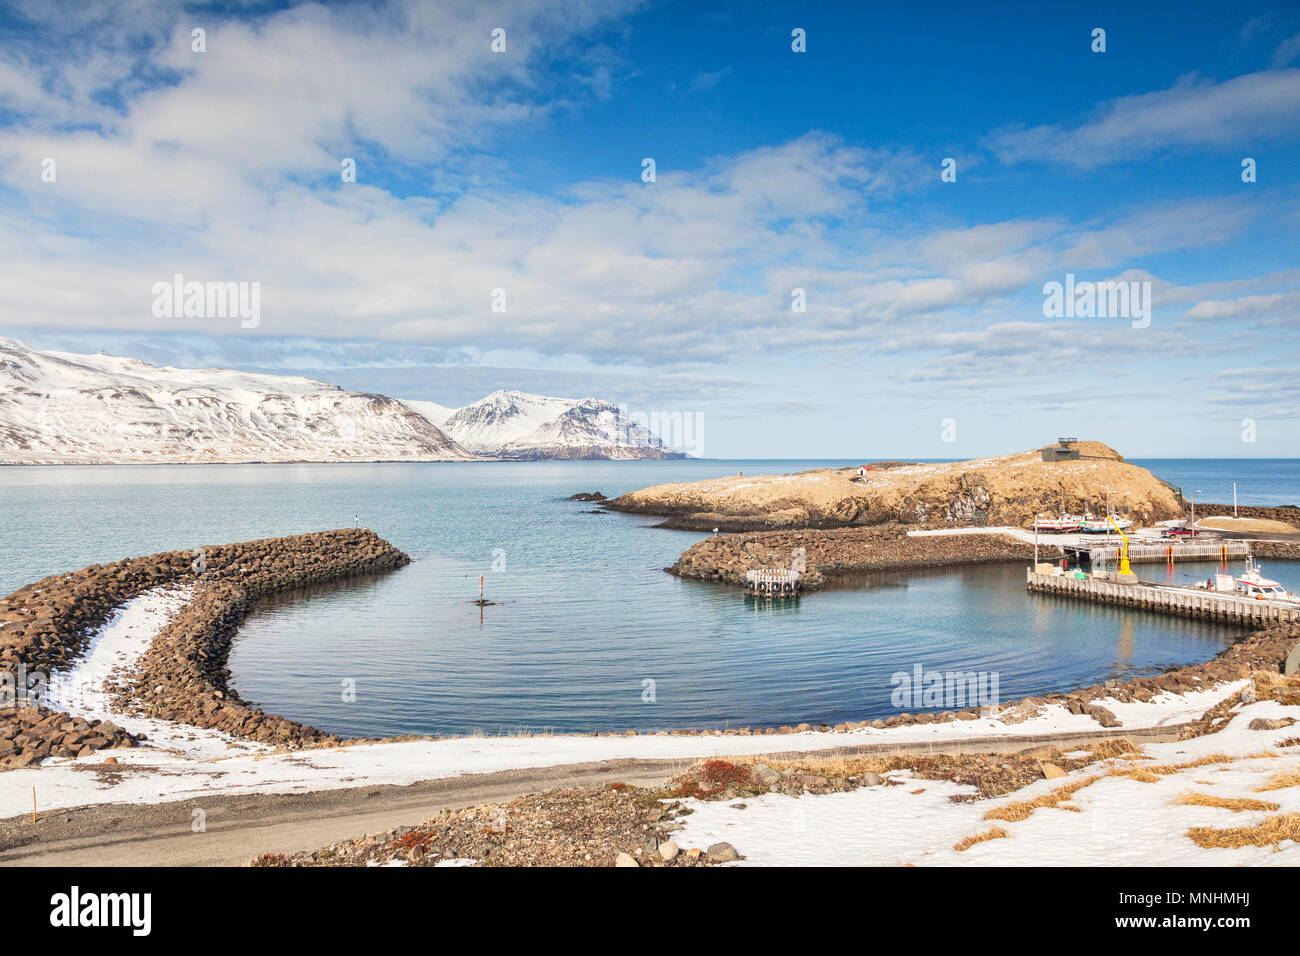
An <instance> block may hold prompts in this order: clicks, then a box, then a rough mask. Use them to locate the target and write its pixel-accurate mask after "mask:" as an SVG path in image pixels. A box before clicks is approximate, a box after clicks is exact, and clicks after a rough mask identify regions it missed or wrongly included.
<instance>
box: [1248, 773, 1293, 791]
mask: <svg viewBox="0 0 1300 956" xmlns="http://www.w3.org/2000/svg"><path fill="white" fill-rule="evenodd" d="M1287 787H1300V770H1283V771H1281V772H1280V773H1275V774H1273V776H1272V778H1271V779H1270V780H1269V781H1268V783H1266V784H1264V786H1262V787H1257V788H1256V792H1257V793H1263V792H1264V791H1265V790H1285V789H1286V788H1287Z"/></svg>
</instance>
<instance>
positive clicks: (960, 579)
mask: <svg viewBox="0 0 1300 956" xmlns="http://www.w3.org/2000/svg"><path fill="white" fill-rule="evenodd" d="M876 457H887V456H876ZM827 464H847V462H802V461H801V462H770V461H769V462H743V461H726V462H709V461H668V462H555V463H474V464H468V465H466V464H383V465H218V466H140V467H134V466H116V467H75V468H73V467H61V468H0V496H2V497H0V500H3V502H4V508H3V515H4V519H5V528H6V533H5V535H4V536H3V539H2V540H0V593H7V592H8V591H10V590H12V589H14V588H16V587H18V586H20V585H21V584H24V583H26V582H28V581H31V580H35V579H36V578H39V577H42V576H44V575H45V574H49V573H53V572H55V571H62V570H70V569H73V568H78V567H82V566H84V565H87V564H90V563H93V562H104V561H110V560H114V559H116V558H120V557H123V556H127V555H134V554H145V553H149V552H153V551H160V550H169V549H173V548H189V547H195V546H199V545H203V544H213V543H223V542H230V541H239V540H245V539H249V538H260V537H268V536H273V535H281V534H291V533H298V532H304V531H312V530H319V529H322V528H331V527H340V526H349V525H351V524H353V521H354V518H356V519H357V520H359V521H360V523H361V524H362V525H363V526H366V527H370V528H373V529H374V530H375V531H376V532H378V533H379V534H381V535H383V536H384V537H386V538H388V539H389V540H390V541H392V542H393V543H394V544H396V545H397V546H398V547H400V548H402V549H403V550H405V551H406V552H408V553H409V554H411V556H412V557H413V559H414V560H413V563H412V564H411V565H410V566H409V567H407V568H405V569H402V570H400V571H398V572H396V573H393V574H391V575H387V576H383V577H379V578H375V579H368V580H362V581H355V582H349V583H347V584H345V585H344V586H342V587H339V588H333V589H322V590H317V591H315V592H308V593H294V594H289V595H284V596H281V597H279V598H277V599H275V600H273V601H271V602H267V603H265V604H264V605H262V606H261V607H260V608H259V609H258V610H257V611H256V612H255V614H254V615H253V616H252V617H251V618H250V619H249V621H248V622H247V624H246V626H245V628H244V629H243V631H242V632H241V635H240V637H239V639H238V640H237V641H236V644H235V646H234V648H233V650H232V654H231V662H230V666H231V669H232V671H233V674H234V683H235V686H236V687H237V688H238V689H239V691H240V693H241V694H242V695H243V696H244V697H245V698H246V699H249V700H252V701H255V702H257V703H259V704H261V705H262V706H264V707H266V708H267V709H268V710H271V711H273V712H275V713H280V714H283V715H285V716H289V717H293V718H295V719H298V720H302V721H305V722H308V723H312V724H314V725H316V726H319V727H323V728H325V729H328V730H332V731H335V732H339V733H343V734H365V735H381V734H393V733H451V732H469V731H474V730H482V731H485V732H490V733H494V732H499V731H513V730H517V729H520V728H529V729H533V730H539V729H544V728H551V729H554V730H557V731H591V730H612V729H628V728H635V729H638V730H652V729H662V728H674V727H725V726H728V725H731V726H735V725H743V724H780V723H793V722H798V721H803V720H807V721H809V722H816V721H826V722H829V723H836V722H838V721H841V720H847V719H862V718H873V717H879V716H888V715H889V714H891V713H894V712H895V710H894V708H893V707H892V706H891V703H890V693H891V691H892V689H893V684H892V683H891V677H892V675H893V674H895V673H896V672H899V671H909V672H910V671H911V669H912V668H913V667H914V666H915V665H918V664H919V665H921V666H923V667H925V668H927V669H936V670H944V671H956V670H961V671H985V672H996V673H997V674H998V677H999V689H1000V693H1001V696H1002V697H1003V698H1012V697H1018V696H1022V695H1025V694H1031V693H1044V692H1048V691H1051V690H1058V689H1066V688H1069V687H1074V686H1079V685H1081V684H1088V683H1092V682H1095V681H1097V680H1103V679H1107V678H1111V677H1126V676H1132V675H1137V674H1143V673H1151V672H1155V671H1159V670H1163V669H1165V668H1167V667H1170V666H1176V665H1179V664H1184V663H1189V662H1194V661H1200V660H1204V659H1207V658H1209V657H1212V656H1213V655H1214V654H1215V653H1217V652H1218V651H1219V650H1220V649H1221V648H1222V647H1223V646H1225V644H1226V643H1228V642H1229V641H1230V640H1231V638H1232V636H1233V635H1234V634H1235V633H1237V631H1236V629H1234V628H1230V627H1215V626H1212V625H1207V624H1204V623H1201V622H1191V621H1184V620H1180V619H1176V618H1166V617H1161V616H1158V615H1150V614H1143V613H1135V612H1132V611H1125V610H1120V609H1118V608H1108V607H1104V606H1093V605H1081V604H1074V603H1070V602H1066V601H1062V600H1060V599H1054V598H1045V597H1037V596H1030V595H1028V594H1027V593H1026V592H1025V590H1024V577H1023V575H1024V571H1023V568H1022V567H1020V566H1019V565H1008V566H994V567H979V568H964V569H953V570H946V571H934V572H923V573H907V574H877V575H871V576H868V577H865V578H863V579H862V580H859V581H852V582H846V584H845V585H843V586H839V587H836V588H833V589H831V590H828V591H825V592H822V593H818V594H815V595H812V596H810V597H808V598H805V599H803V600H801V601H799V602H797V603H795V604H792V605H789V606H772V605H765V604H761V603H755V602H753V601H751V600H747V599H745V598H743V597H742V596H741V595H740V594H739V593H738V592H737V591H736V590H734V589H732V588H728V587H723V586H719V585H713V584H708V583H703V582H697V581H681V580H678V579H677V578H674V577H672V576H671V575H667V574H664V573H663V571H662V569H663V568H664V567H666V566H667V565H669V564H671V563H672V562H673V560H675V559H676V557H677V555H678V554H679V553H680V552H681V551H682V550H683V549H685V548H686V547H688V546H689V545H690V544H691V543H692V542H693V541H696V540H699V539H700V538H701V537H702V535H699V534H695V533H691V532H680V531H667V530H664V529H656V528H652V527H650V525H652V524H653V523H654V521H653V519H647V518H644V517H638V516H630V515H619V514H606V515H598V514H591V513H589V512H591V511H592V509H593V506H592V505H590V504H586V503H581V502H571V501H567V500H564V499H565V498H566V497H567V496H568V495H570V494H572V493H574V492H577V491H595V490H600V491H603V492H605V493H606V494H609V495H615V494H618V493H622V492H625V491H629V490H632V489H635V488H640V487H644V486H646V485H651V484H655V483H659V482H664V481H681V480H693V479H698V478H706V477H710V476H717V475H720V474H731V473H734V472H736V471H743V472H745V473H746V474H757V473H763V472H767V473H773V472H777V473H779V472H787V471H797V470H803V469H807V468H811V467H817V466H821V465H827ZM1143 464H1145V465H1146V466H1147V467H1150V468H1152V470H1154V471H1155V472H1156V473H1157V474H1160V475H1161V476H1162V477H1165V478H1167V479H1168V480H1170V481H1173V482H1174V483H1175V484H1180V485H1182V486H1183V487H1184V489H1186V490H1192V485H1193V484H1194V487H1195V488H1198V489H1201V490H1202V491H1204V492H1206V494H1205V495H1204V496H1203V498H1202V500H1206V501H1209V500H1216V499H1217V500H1225V499H1223V498H1222V495H1221V494H1216V493H1215V491H1214V490H1212V489H1215V488H1216V485H1215V484H1214V482H1215V481H1218V482H1220V484H1221V483H1222V482H1223V480H1224V476H1231V477H1227V478H1226V481H1227V494H1228V497H1227V499H1226V500H1231V481H1232V480H1233V479H1234V478H1235V479H1236V480H1237V481H1238V482H1239V498H1240V500H1241V501H1242V503H1252V502H1257V503H1262V504H1272V503H1286V502H1287V501H1293V500H1297V495H1296V491H1297V489H1300V475H1298V474H1297V463H1296V462H1294V461H1290V462H1284V463H1272V462H1268V463H1260V462H1242V461H1233V462H1224V463H1218V464H1217V465H1215V464H1214V463H1207V462H1192V463H1176V464H1173V465H1171V466H1169V467H1168V468H1165V467H1162V465H1161V463H1159V462H1145V463H1143ZM1216 469H1217V470H1216ZM1216 476H1217V477H1216ZM1189 479H1190V480H1189ZM1265 570H1266V572H1267V573H1268V574H1269V575H1270V576H1272V577H1275V578H1278V579H1279V580H1282V581H1283V582H1284V583H1286V584H1287V585H1288V586H1289V587H1292V588H1300V567H1297V566H1296V565H1289V564H1284V563H1273V564H1270V565H1268V566H1267V567H1266V569H1265ZM1140 571H1141V573H1143V575H1144V576H1146V577H1149V578H1153V579H1157V580H1160V579H1163V578H1164V575H1165V570H1164V568H1163V567H1162V566H1155V565H1146V566H1142V567H1141V568H1140ZM1211 571H1212V568H1210V567H1205V566H1194V565H1188V566H1184V567H1180V568H1179V571H1178V572H1177V573H1178V575H1179V577H1180V579H1181V580H1185V581H1188V582H1190V581H1192V580H1195V579H1197V578H1201V579H1204V578H1205V577H1206V576H1207V575H1208V574H1209V573H1211ZM480 575H481V576H483V577H484V578H485V581H486V587H487V595H488V597H489V598H490V599H491V600H493V601H495V602H497V603H496V604H495V605H493V606H491V607H487V608H483V609H480V608H478V607H476V606H475V605H474V604H472V603H471V602H472V601H473V599H475V598H476V597H477V596H478V584H479V581H478V579H479V577H480ZM345 681H350V682H354V686H355V700H349V699H345V698H346V697H347V696H348V695H346V694H345V693H344V689H345ZM648 682H653V683H652V684H651V683H648ZM651 689H652V690H653V693H651ZM651 698H653V699H651Z"/></svg>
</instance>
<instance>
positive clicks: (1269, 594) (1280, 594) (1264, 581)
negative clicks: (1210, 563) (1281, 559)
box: [1214, 557, 1300, 604]
mask: <svg viewBox="0 0 1300 956" xmlns="http://www.w3.org/2000/svg"><path fill="white" fill-rule="evenodd" d="M1214 590H1216V591H1219V592H1230V593H1233V594H1240V595H1241V596H1242V597H1248V598H1254V599H1255V600H1257V601H1286V602H1287V603H1288V604H1300V597H1297V596H1296V595H1294V594H1292V593H1291V592H1290V591H1288V590H1287V589H1286V588H1284V587H1283V586H1282V585H1281V584H1279V583H1278V582H1277V581H1274V580H1272V579H1270V578H1266V577H1264V575H1263V573H1262V572H1261V571H1260V568H1259V565H1257V564H1256V563H1255V561H1254V559H1253V558H1249V557H1248V558H1246V570H1245V571H1243V572H1242V574H1241V576H1240V577H1234V576H1233V575H1231V574H1216V575H1215V576H1214Z"/></svg>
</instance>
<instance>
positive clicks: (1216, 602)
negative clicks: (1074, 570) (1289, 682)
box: [1026, 568, 1300, 626]
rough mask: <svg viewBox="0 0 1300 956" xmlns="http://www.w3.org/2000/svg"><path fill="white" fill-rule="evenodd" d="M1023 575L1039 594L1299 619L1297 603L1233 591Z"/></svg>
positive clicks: (1194, 612) (1262, 621)
mask: <svg viewBox="0 0 1300 956" xmlns="http://www.w3.org/2000/svg"><path fill="white" fill-rule="evenodd" d="M1026 575H1027V579H1028V587H1029V590H1030V591H1033V592H1035V593H1039V594H1059V595H1061V596H1062V597H1071V598H1075V599H1078V600H1083V601H1096V602H1098V603H1101V604H1117V605H1119V606H1121V607H1134V608H1141V609H1142V610H1146V611H1156V612H1159V613H1161V614H1176V615H1178V616H1180V617H1199V618H1206V619H1208V620H1214V621H1240V622H1241V623H1243V624H1252V625H1260V626H1267V625H1269V624H1285V623H1288V622H1291V621H1300V604H1288V603H1285V602H1282V601H1259V600H1255V599H1253V598H1247V597H1242V596H1240V595H1236V594H1221V593H1219V592H1217V591H1202V590H1199V589H1197V588H1184V587H1174V586H1171V585H1162V584H1117V583H1116V582H1114V581H1098V580H1096V579H1095V578H1084V579H1079V578H1075V577H1072V576H1071V575H1069V574H1039V573H1037V572H1036V571H1034V569H1033V568H1028V569H1027V570H1026Z"/></svg>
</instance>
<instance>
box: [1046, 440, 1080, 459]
mask: <svg viewBox="0 0 1300 956" xmlns="http://www.w3.org/2000/svg"><path fill="white" fill-rule="evenodd" d="M1078 440H1079V439H1077V438H1058V439H1057V440H1056V444H1055V445H1048V446H1047V447H1046V448H1044V449H1043V461H1078V460H1079V449H1077V448H1071V447H1070V446H1071V445H1073V444H1075V443H1076V442H1077V441H1078Z"/></svg>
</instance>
